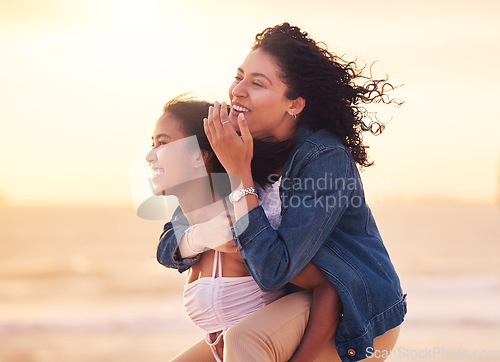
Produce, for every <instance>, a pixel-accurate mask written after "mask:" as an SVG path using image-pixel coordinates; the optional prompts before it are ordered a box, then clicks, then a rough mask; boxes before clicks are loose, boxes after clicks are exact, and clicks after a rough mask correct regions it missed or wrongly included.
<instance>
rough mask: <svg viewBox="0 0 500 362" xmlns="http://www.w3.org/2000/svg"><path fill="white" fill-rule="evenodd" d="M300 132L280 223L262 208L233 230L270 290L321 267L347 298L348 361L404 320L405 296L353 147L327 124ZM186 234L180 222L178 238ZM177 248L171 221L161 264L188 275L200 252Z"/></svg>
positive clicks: (343, 333)
mask: <svg viewBox="0 0 500 362" xmlns="http://www.w3.org/2000/svg"><path fill="white" fill-rule="evenodd" d="M296 137H297V143H296V146H295V149H294V150H293V151H292V152H291V154H290V157H289V158H288V161H287V162H286V164H285V166H284V168H283V173H282V182H281V186H280V190H279V192H280V198H281V215H282V221H281V224H280V226H279V228H278V229H277V230H274V229H273V228H272V227H271V225H270V224H269V221H268V220H267V217H266V215H265V213H264V210H263V209H262V207H261V206H258V207H256V208H254V209H252V210H250V211H249V212H248V213H247V214H246V215H245V216H244V217H242V218H240V219H239V220H237V221H236V222H235V223H234V224H233V226H232V227H231V232H232V234H233V237H234V240H235V243H236V245H237V247H238V249H240V251H241V255H242V257H243V260H244V262H245V265H246V267H247V269H248V271H249V272H250V273H251V275H252V276H253V278H254V279H255V281H256V282H257V284H258V285H259V286H260V287H261V288H262V289H263V290H264V291H270V290H275V289H278V288H280V287H282V286H284V285H285V284H286V283H287V282H289V281H290V280H291V279H292V278H293V277H295V275H297V274H298V273H299V272H300V271H301V270H302V269H303V268H304V267H305V266H306V264H307V263H309V262H310V261H312V262H313V263H314V264H315V265H316V266H317V267H319V268H320V269H321V270H322V271H323V273H324V274H325V276H326V277H327V278H328V280H329V281H330V282H331V283H332V284H333V286H334V287H335V289H336V290H337V292H338V294H339V296H340V298H341V300H342V318H341V320H340V322H339V325H338V327H337V332H336V334H335V344H336V347H337V352H338V354H339V356H340V357H341V359H342V361H357V360H360V359H363V358H366V357H368V356H369V352H370V351H373V350H371V349H370V348H369V347H373V339H374V338H375V337H377V336H379V335H381V334H383V333H385V332H386V331H388V330H389V329H392V328H394V327H396V326H398V325H400V324H401V323H402V322H403V319H404V316H405V314H406V301H405V295H403V293H402V290H401V286H400V283H399V278H398V276H397V274H396V271H395V270H394V267H393V265H392V262H391V260H390V258H389V255H388V253H387V251H386V249H385V247H384V244H383V242H382V239H381V237H380V234H379V232H378V229H377V226H376V224H375V220H374V219H373V216H372V213H371V211H370V209H369V207H368V205H367V204H366V201H365V197H364V192H363V187H362V184H361V179H360V176H359V172H358V169H357V167H356V164H355V162H354V159H353V157H352V156H351V153H350V150H349V149H348V148H347V147H345V146H344V145H343V143H342V142H341V140H340V139H339V138H338V137H336V136H335V135H333V134H332V133H330V132H329V131H327V130H324V129H323V130H319V131H314V132H313V131H311V130H308V129H306V128H302V127H300V128H298V130H297V132H296ZM181 217H182V216H181V215H180V214H177V215H174V218H181ZM184 231H185V229H184V228H183V227H182V226H181V227H177V226H176V231H175V233H176V234H177V235H178V236H179V235H182V233H183V232H184ZM179 233H180V234H179ZM179 240H180V239H179ZM176 247H177V241H176V238H175V236H174V232H173V228H172V224H171V223H167V224H166V225H165V228H164V232H163V234H162V236H161V238H160V244H159V246H158V254H157V257H158V261H159V262H160V263H161V264H163V265H165V266H167V267H173V268H177V269H178V270H179V271H180V272H182V271H184V270H186V269H188V268H189V267H190V266H191V265H193V264H194V263H195V262H196V261H197V260H198V258H199V256H198V257H196V258H193V259H181V260H180V259H178V258H177V257H176V254H175V252H176Z"/></svg>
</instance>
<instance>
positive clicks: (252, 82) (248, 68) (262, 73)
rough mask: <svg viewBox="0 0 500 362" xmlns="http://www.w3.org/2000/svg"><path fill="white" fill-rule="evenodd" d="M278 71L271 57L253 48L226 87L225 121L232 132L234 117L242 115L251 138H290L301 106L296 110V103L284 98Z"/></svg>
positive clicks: (284, 88)
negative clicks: (227, 119) (227, 107)
mask: <svg viewBox="0 0 500 362" xmlns="http://www.w3.org/2000/svg"><path fill="white" fill-rule="evenodd" d="M280 72H281V69H280V67H279V66H278V65H277V63H276V61H275V60H274V58H273V57H272V56H271V55H270V54H268V53H266V52H265V51H263V50H260V49H256V50H253V51H252V52H250V54H248V56H247V57H246V59H245V61H244V62H243V64H241V66H240V67H239V68H238V70H237V73H236V77H235V81H234V82H233V84H232V85H231V86H230V88H229V99H230V100H231V113H230V114H229V119H230V120H231V122H232V124H233V126H234V127H235V128H236V129H238V122H237V118H238V115H239V114H240V113H244V115H245V119H246V121H247V123H248V127H249V129H250V132H251V133H252V136H253V137H255V138H264V137H268V136H274V137H276V138H278V139H289V138H291V137H292V135H293V133H294V130H295V126H296V123H297V122H296V120H295V119H294V118H293V116H292V115H293V114H297V113H299V112H300V110H301V109H302V108H303V106H302V108H300V107H299V108H300V110H299V109H298V108H297V104H296V101H294V100H290V99H288V98H287V97H286V95H285V94H286V91H287V86H286V84H285V83H283V81H282V80H281V79H280Z"/></svg>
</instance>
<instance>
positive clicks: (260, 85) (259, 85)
mask: <svg viewBox="0 0 500 362" xmlns="http://www.w3.org/2000/svg"><path fill="white" fill-rule="evenodd" d="M252 84H253V85H256V86H257V87H263V85H262V84H260V83H259V82H257V81H255V80H254V81H253V82H252Z"/></svg>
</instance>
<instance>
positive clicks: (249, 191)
mask: <svg viewBox="0 0 500 362" xmlns="http://www.w3.org/2000/svg"><path fill="white" fill-rule="evenodd" d="M246 195H255V196H258V195H257V190H256V189H255V187H248V188H246V189H237V190H234V191H233V192H231V193H230V194H229V201H231V202H232V203H233V204H234V203H235V202H237V201H239V200H241V198H242V197H243V196H246Z"/></svg>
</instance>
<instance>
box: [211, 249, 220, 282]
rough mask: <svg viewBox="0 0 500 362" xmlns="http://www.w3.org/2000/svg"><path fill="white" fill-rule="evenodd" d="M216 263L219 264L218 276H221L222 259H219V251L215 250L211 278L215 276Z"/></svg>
mask: <svg viewBox="0 0 500 362" xmlns="http://www.w3.org/2000/svg"><path fill="white" fill-rule="evenodd" d="M217 265H218V266H219V273H218V274H219V275H218V276H219V278H221V277H222V260H221V252H220V251H217V250H215V253H214V265H213V267H212V278H215V271H216V270H217Z"/></svg>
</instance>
